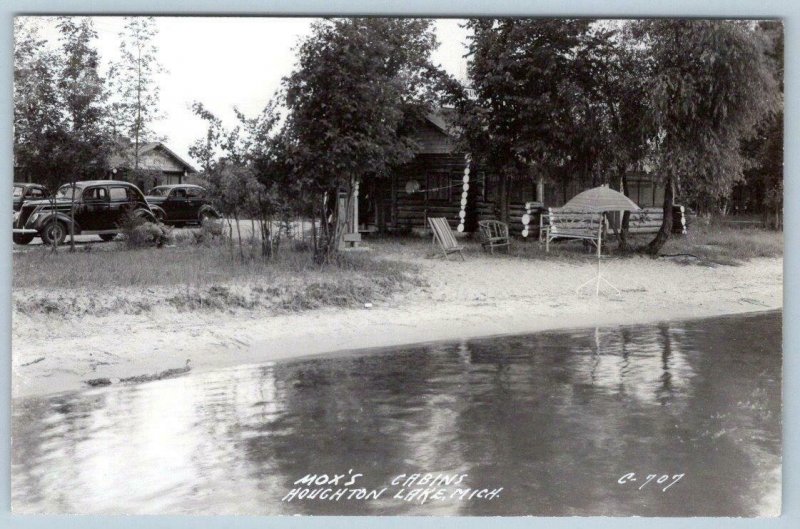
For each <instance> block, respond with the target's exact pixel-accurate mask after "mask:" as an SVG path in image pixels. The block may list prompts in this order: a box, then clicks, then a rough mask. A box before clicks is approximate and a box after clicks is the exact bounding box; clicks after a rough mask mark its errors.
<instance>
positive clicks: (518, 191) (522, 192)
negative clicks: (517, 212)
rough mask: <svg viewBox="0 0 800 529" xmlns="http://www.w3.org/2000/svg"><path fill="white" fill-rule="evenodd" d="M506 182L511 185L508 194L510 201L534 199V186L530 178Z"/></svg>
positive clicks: (523, 201)
mask: <svg viewBox="0 0 800 529" xmlns="http://www.w3.org/2000/svg"><path fill="white" fill-rule="evenodd" d="M508 184H509V186H510V187H511V192H510V193H509V194H508V201H509V202H510V203H518V202H521V203H525V202H530V201H532V200H536V188H535V187H534V184H533V182H532V181H531V180H527V179H525V180H512V181H510V182H509V183H508Z"/></svg>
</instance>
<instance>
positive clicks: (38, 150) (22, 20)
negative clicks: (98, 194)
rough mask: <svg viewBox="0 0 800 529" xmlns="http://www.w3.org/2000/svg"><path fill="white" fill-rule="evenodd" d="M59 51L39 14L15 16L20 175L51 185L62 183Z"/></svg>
mask: <svg viewBox="0 0 800 529" xmlns="http://www.w3.org/2000/svg"><path fill="white" fill-rule="evenodd" d="M60 69H61V62H60V58H59V56H58V55H57V54H56V53H55V52H54V51H53V50H50V49H48V48H47V46H46V41H45V40H44V39H43V38H42V37H41V34H40V28H39V26H38V22H37V21H36V19H34V18H32V17H16V18H15V19H14V169H15V176H16V177H18V178H20V179H23V180H29V179H33V180H35V181H37V182H39V183H42V184H44V185H46V186H48V187H50V188H53V187H57V186H58V185H59V184H61V183H62V181H61V178H62V177H61V172H60V171H59V167H60V164H59V158H58V145H59V142H60V140H61V136H62V130H63V114H62V106H61V101H60V97H59V96H60V94H59V90H58V82H57V80H58V76H59V71H60Z"/></svg>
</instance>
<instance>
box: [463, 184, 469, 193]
mask: <svg viewBox="0 0 800 529" xmlns="http://www.w3.org/2000/svg"><path fill="white" fill-rule="evenodd" d="M467 191H469V184H464V192H465V193H466V192H467Z"/></svg>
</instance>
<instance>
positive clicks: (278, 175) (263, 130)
mask: <svg viewBox="0 0 800 529" xmlns="http://www.w3.org/2000/svg"><path fill="white" fill-rule="evenodd" d="M276 106H277V105H276V104H275V103H274V102H270V103H269V104H268V105H267V106H266V107H265V108H264V109H263V110H262V111H261V113H259V115H257V116H256V117H253V118H248V117H247V116H245V115H244V114H243V113H242V112H240V111H239V110H238V109H234V111H235V112H236V116H237V119H238V123H237V125H236V126H234V127H233V128H232V129H230V130H228V129H226V128H225V127H223V126H222V121H221V120H220V119H219V118H218V117H217V116H216V115H214V114H213V113H212V112H210V111H209V110H208V109H206V108H205V107H204V106H203V105H202V103H194V104H193V105H192V108H193V110H194V112H195V114H196V115H197V116H199V117H200V118H202V119H203V120H205V121H206V122H207V123H208V127H207V132H206V135H205V137H204V138H200V139H198V140H197V141H195V143H194V144H193V145H192V147H191V148H190V150H189V154H190V155H192V156H193V157H195V158H196V159H198V160H201V163H202V165H203V168H204V176H205V178H206V180H207V181H208V182H209V188H210V191H211V193H212V195H214V196H215V198H216V200H217V201H218V206H219V208H220V210H221V211H222V212H223V213H224V214H225V215H227V216H228V217H229V218H233V219H234V221H235V223H236V228H237V233H240V231H241V230H240V228H239V218H240V217H241V215H242V214H244V215H246V216H248V217H250V218H251V219H258V222H259V233H260V236H261V245H262V255H263V256H265V257H271V256H272V255H273V248H274V246H275V244H276V243H277V240H276V238H275V234H274V233H273V230H272V225H273V221H274V220H275V219H276V218H278V219H284V218H287V217H288V215H289V214H290V213H291V212H292V211H293V210H294V208H293V204H294V203H296V202H297V195H294V194H293V191H296V190H297V188H296V186H294V185H292V184H293V181H292V178H291V171H290V169H289V167H288V165H287V163H286V157H285V150H284V144H283V140H282V136H281V135H280V134H276V132H275V129H276V128H277V125H278V123H279V121H280V114H279V113H278V111H277V109H276ZM220 156H221V158H220V159H219V160H217V158H218V157H220ZM294 211H296V210H294ZM229 231H231V232H232V227H231V229H230V230H229ZM240 243H241V238H240ZM240 255H241V256H244V252H243V250H242V247H241V245H240Z"/></svg>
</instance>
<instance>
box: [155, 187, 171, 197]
mask: <svg viewBox="0 0 800 529" xmlns="http://www.w3.org/2000/svg"><path fill="white" fill-rule="evenodd" d="M167 195H169V188H168V187H154V188H153V189H151V190H150V196H153V197H165V196H167Z"/></svg>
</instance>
